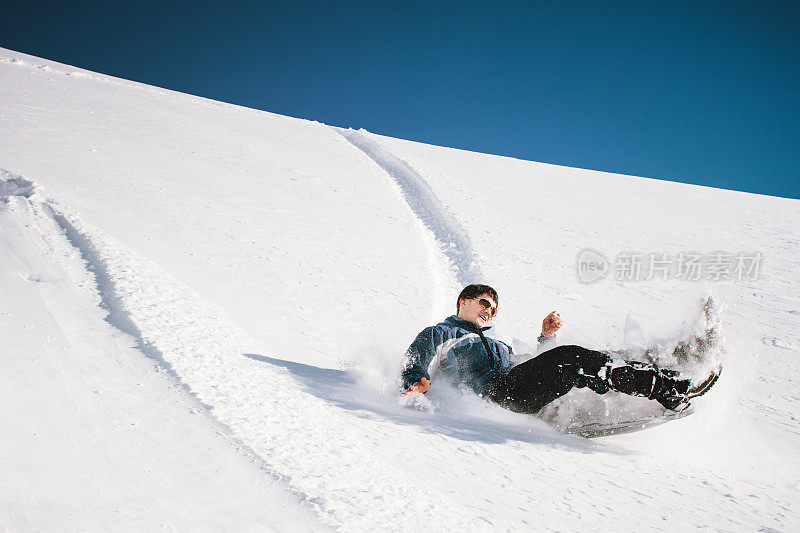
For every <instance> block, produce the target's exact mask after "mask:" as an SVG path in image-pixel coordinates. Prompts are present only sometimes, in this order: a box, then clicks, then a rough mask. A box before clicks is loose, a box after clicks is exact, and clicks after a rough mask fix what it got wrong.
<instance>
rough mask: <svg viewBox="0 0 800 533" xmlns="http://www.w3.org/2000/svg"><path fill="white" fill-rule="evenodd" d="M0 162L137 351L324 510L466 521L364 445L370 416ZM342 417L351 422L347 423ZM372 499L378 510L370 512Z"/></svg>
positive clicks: (360, 519)
mask: <svg viewBox="0 0 800 533" xmlns="http://www.w3.org/2000/svg"><path fill="white" fill-rule="evenodd" d="M0 170H1V169H0ZM1 172H2V173H0V180H2V181H0V184H2V188H1V189H0V191H2V196H4V197H8V196H17V197H19V198H21V199H22V198H24V199H25V201H27V202H29V207H30V209H32V210H34V211H35V212H36V214H37V216H38V217H41V218H45V219H51V220H54V221H55V222H56V223H57V224H58V225H59V226H60V227H61V228H62V229H63V230H64V235H65V238H66V239H67V240H68V241H69V243H70V244H71V245H72V246H73V247H74V248H75V249H76V250H77V252H79V253H80V254H81V256H82V257H83V259H84V261H85V263H86V265H87V268H88V269H89V270H90V271H91V272H93V274H94V277H95V279H96V283H97V288H98V292H99V293H100V295H101V302H100V305H101V306H102V307H103V308H105V309H106V310H107V311H108V313H109V316H108V318H107V321H108V322H109V323H110V324H112V325H114V326H115V327H117V328H119V329H120V330H122V331H123V332H125V333H128V334H129V335H131V336H133V337H134V339H135V340H136V343H137V346H138V348H139V349H140V351H142V352H143V353H144V354H145V355H146V356H148V357H151V358H154V359H156V360H158V361H159V362H160V363H161V364H162V365H164V366H165V367H166V369H167V370H169V371H170V372H171V373H172V374H173V376H174V378H175V379H176V381H178V382H179V383H180V384H181V386H183V387H185V388H186V390H187V391H188V392H190V393H191V394H194V395H195V396H196V398H197V399H198V400H199V401H200V402H201V403H202V404H203V405H205V406H206V407H207V408H208V409H209V410H210V411H211V412H212V413H213V414H214V415H215V417H216V418H217V419H218V420H219V421H220V422H221V423H222V424H223V425H225V426H226V427H227V428H229V430H230V431H231V432H232V434H233V435H234V436H235V437H236V438H238V439H240V440H241V441H243V443H247V444H246V447H247V446H249V448H250V449H252V451H253V452H254V453H255V454H257V455H258V456H259V457H260V458H261V460H263V462H264V465H265V468H266V469H267V470H268V471H270V472H271V473H273V474H274V475H275V476H276V477H277V478H280V479H282V480H284V481H285V482H287V483H288V484H289V486H290V487H292V489H294V490H295V491H296V492H297V493H298V494H299V495H300V496H301V498H303V499H304V500H305V501H306V502H308V503H309V504H310V505H311V506H312V507H314V508H316V509H317V511H318V512H319V514H320V515H321V517H322V519H323V521H325V522H326V523H327V524H329V525H332V526H342V525H343V524H346V525H347V527H356V528H359V527H361V528H375V527H379V526H383V527H386V524H402V523H404V521H405V519H406V517H407V516H409V515H411V516H437V517H439V519H438V520H437V523H439V524H440V525H442V526H445V527H453V528H456V527H460V528H463V527H467V526H468V525H469V521H468V519H465V518H463V517H461V516H455V515H452V513H448V512H447V509H449V508H452V506H453V505H454V502H451V501H448V500H447V498H443V497H442V495H440V494H436V493H433V492H431V491H429V490H426V489H425V487H424V486H418V485H415V484H414V482H413V479H410V478H409V477H408V476H407V475H406V474H405V473H403V472H402V471H399V470H397V469H396V467H394V466H393V465H391V464H389V463H386V462H383V461H380V460H378V459H376V458H375V457H373V454H371V453H370V451H369V450H368V449H365V448H364V445H363V443H362V440H361V439H359V438H357V434H358V432H353V431H352V426H353V425H356V424H359V423H360V424H370V423H371V422H369V421H359V420H358V419H356V420H353V419H351V417H347V418H348V419H347V420H342V415H341V414H340V413H339V412H338V409H337V408H335V407H333V406H331V405H329V404H328V402H325V401H324V400H321V399H319V398H317V397H316V396H313V395H311V394H308V393H306V392H304V391H302V390H300V387H299V386H298V383H297V381H295V379H294V378H293V377H292V376H291V374H290V372H288V371H287V370H286V369H284V368H281V367H280V366H277V365H272V364H264V362H263V359H264V358H263V357H254V356H253V355H252V354H254V353H255V354H258V353H262V352H263V350H262V349H261V348H260V347H258V346H256V345H254V343H253V341H252V340H251V339H250V338H249V337H248V336H247V335H246V334H245V333H243V332H242V331H241V330H239V329H238V328H236V327H235V326H234V325H233V324H231V323H230V322H228V321H227V320H226V319H225V318H224V317H222V316H220V314H219V313H217V312H216V311H215V310H214V309H213V308H211V307H210V306H209V305H208V304H206V303H205V302H204V301H202V300H201V299H200V298H199V297H198V296H197V295H196V294H195V293H194V292H193V291H191V290H190V289H188V288H186V287H183V286H181V285H180V284H179V283H178V282H176V281H175V280H174V279H171V278H170V276H169V275H168V274H166V273H165V272H164V271H163V270H162V269H161V268H160V267H159V266H158V265H156V264H155V263H153V262H152V261H150V260H148V259H147V258H144V257H141V256H139V255H138V254H136V253H135V252H133V251H131V250H129V249H126V247H125V246H124V245H122V244H121V243H119V242H117V241H115V240H114V239H113V238H111V237H109V236H106V235H104V234H103V233H102V232H100V231H99V230H97V229H96V228H92V227H90V226H89V225H86V224H84V223H83V222H82V221H81V219H80V217H79V216H78V215H77V214H75V213H72V212H70V211H69V210H68V209H67V208H65V207H64V206H61V205H60V204H59V203H58V202H57V201H55V200H53V199H46V200H42V199H41V197H42V196H43V192H42V191H41V189H38V190H37V188H36V186H35V184H34V183H33V182H30V181H28V180H24V179H23V178H21V177H18V176H14V175H13V174H11V173H9V172H7V171H1ZM4 178H5V179H4ZM310 420H313V421H314V423H313V424H309V423H308V422H309V421H310ZM341 424H347V425H348V426H350V430H349V431H340V425H341ZM365 431H368V428H366V429H365ZM375 472H381V475H380V476H375V475H374V473H375ZM364 509H370V510H371V511H372V512H373V514H371V515H368V516H366V517H365V516H364V512H363V510H364ZM376 515H377V518H378V519H379V521H377V522H375V521H374V519H375V518H376Z"/></svg>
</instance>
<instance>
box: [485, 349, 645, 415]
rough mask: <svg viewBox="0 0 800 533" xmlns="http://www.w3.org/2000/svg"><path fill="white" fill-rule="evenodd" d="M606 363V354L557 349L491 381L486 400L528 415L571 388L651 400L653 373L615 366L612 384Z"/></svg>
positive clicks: (642, 367) (628, 364)
mask: <svg viewBox="0 0 800 533" xmlns="http://www.w3.org/2000/svg"><path fill="white" fill-rule="evenodd" d="M609 363H611V357H610V356H609V355H608V354H606V353H603V352H598V351H595V350H589V349H587V348H583V347H581V346H575V345H566V346H558V347H556V348H553V349H552V350H548V351H546V352H543V353H541V354H539V355H538V356H536V357H534V358H533V359H529V360H528V361H525V362H524V363H521V364H519V365H517V366H515V367H513V368H512V369H511V370H510V371H509V372H508V373H507V374H504V375H502V376H500V377H499V378H497V379H495V381H494V382H493V383H492V384H491V385H490V387H489V391H488V393H489V397H490V398H491V399H492V401H494V402H496V403H499V404H500V405H502V406H503V407H506V408H507V409H510V410H512V411H517V412H521V413H531V414H533V413H536V412H537V411H539V410H540V409H541V408H542V407H544V406H545V405H547V404H548V403H550V402H552V401H553V400H555V399H557V398H560V397H561V396H563V395H565V394H566V393H568V392H569V391H570V390H571V389H572V388H573V387H589V388H590V389H591V390H593V391H595V392H596V393H598V394H603V393H606V392H608V391H609V390H616V391H619V392H624V393H626V394H632V395H635V396H647V397H651V398H652V395H653V393H654V390H655V389H657V386H656V384H657V381H660V372H659V371H658V370H657V369H655V368H653V367H652V366H650V365H645V364H642V363H637V362H623V364H621V365H620V364H618V363H615V364H614V365H613V367H614V368H613V373H614V378H615V379H614V380H613V384H612V380H610V379H608V375H607V373H608V372H610V371H611V367H609V366H607V365H609Z"/></svg>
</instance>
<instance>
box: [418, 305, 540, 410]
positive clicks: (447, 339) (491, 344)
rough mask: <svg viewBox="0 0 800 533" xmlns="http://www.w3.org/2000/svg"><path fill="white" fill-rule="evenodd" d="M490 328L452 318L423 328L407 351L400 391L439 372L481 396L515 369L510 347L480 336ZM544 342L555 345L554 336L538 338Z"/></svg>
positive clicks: (454, 316) (455, 317)
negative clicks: (502, 376)
mask: <svg viewBox="0 0 800 533" xmlns="http://www.w3.org/2000/svg"><path fill="white" fill-rule="evenodd" d="M490 328H491V326H487V327H485V328H479V327H478V326H476V325H475V324H474V323H472V322H469V321H468V320H462V319H460V318H458V317H457V316H456V315H453V316H450V317H448V318H446V319H445V320H444V321H443V322H440V323H438V324H436V325H435V326H430V327H427V328H425V329H423V330H422V331H421V332H420V334H419V335H417V338H416V339H414V342H413V343H411V346H410V347H409V348H408V350H406V367H405V370H404V371H403V388H404V389H408V387H410V386H411V385H413V384H414V383H416V382H418V381H420V380H421V379H422V378H423V377H424V378H427V379H428V380H430V379H431V374H437V373H438V374H443V375H445V376H447V377H449V378H450V379H451V380H452V381H454V382H455V383H457V384H464V385H467V386H469V387H470V388H472V389H473V390H474V391H475V392H477V393H478V394H484V393H485V392H486V389H487V388H488V387H489V386H490V385H491V383H492V382H493V381H494V380H495V379H496V378H498V377H499V376H501V375H503V374H505V373H507V372H508V371H509V370H511V369H512V368H513V367H514V364H513V363H512V362H511V354H512V351H511V347H510V346H509V345H507V344H506V343H504V342H502V341H499V340H497V339H493V338H491V337H487V336H485V335H484V334H483V332H484V331H486V330H487V329H490ZM543 339H547V340H548V341H550V342H552V343H555V341H554V340H553V339H554V338H553V337H539V342H540V344H544V343H545V342H544V341H543ZM550 342H548V344H549V343H550Z"/></svg>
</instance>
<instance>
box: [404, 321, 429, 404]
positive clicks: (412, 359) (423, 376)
mask: <svg viewBox="0 0 800 533" xmlns="http://www.w3.org/2000/svg"><path fill="white" fill-rule="evenodd" d="M433 330H434V328H433V326H431V327H427V328H425V329H423V330H422V331H421V332H420V334H419V335H417V338H416V339H414V342H412V343H411V346H409V347H408V350H406V367H405V370H403V374H402V376H403V389H405V390H406V391H408V390H409V389H411V390H414V391H416V392H426V391H427V390H428V387H429V386H430V379H431V376H430V374H428V366H429V365H430V364H431V361H432V360H433V356H434V355H435V353H436V345H435V344H434V339H433ZM423 380H424V381H423Z"/></svg>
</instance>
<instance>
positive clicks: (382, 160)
mask: <svg viewBox="0 0 800 533" xmlns="http://www.w3.org/2000/svg"><path fill="white" fill-rule="evenodd" d="M333 129H334V130H335V131H336V132H338V133H339V134H340V135H341V136H342V137H344V138H345V139H347V140H348V141H350V143H352V144H353V146H355V147H356V148H358V149H359V150H361V151H362V152H364V153H365V154H366V155H367V156H368V157H369V158H370V159H372V160H373V161H374V162H375V163H376V164H377V165H378V166H379V167H381V168H382V169H383V170H385V171H386V173H387V174H389V176H390V177H391V178H392V179H394V180H395V181H396V182H397V184H398V185H399V186H400V189H401V191H402V192H403V198H404V199H405V201H406V203H408V206H409V207H410V208H411V210H412V211H413V212H414V214H415V215H416V216H417V217H418V218H419V219H420V220H421V221H422V223H423V224H424V225H425V226H426V227H427V228H428V229H430V230H431V231H432V232H433V234H434V236H435V237H436V240H437V242H438V243H439V246H440V248H441V250H442V252H444V254H445V255H446V256H447V257H448V258H449V259H450V261H451V262H452V263H453V266H454V267H455V268H456V279H457V280H458V283H459V284H460V285H461V286H464V285H468V284H470V283H481V282H485V278H484V277H483V273H482V272H481V268H480V266H479V264H478V260H477V256H476V255H475V251H474V250H473V247H472V243H471V242H470V239H469V235H468V234H467V232H466V231H464V228H462V227H461V224H459V223H458V221H457V220H456V219H455V218H454V217H453V216H452V215H450V213H448V211H447V209H446V208H445V207H444V205H442V202H441V201H440V200H439V198H438V197H437V196H436V194H435V193H434V192H433V190H432V189H431V188H430V186H429V185H428V183H427V182H426V181H425V178H423V177H422V176H420V174H419V173H418V172H417V171H416V170H414V169H413V168H411V166H410V165H409V164H408V163H406V162H405V161H403V160H402V159H400V158H398V157H397V156H395V155H394V154H392V153H391V152H389V151H388V150H386V149H385V148H383V147H382V146H381V145H380V144H378V143H377V142H376V141H374V140H372V139H370V138H369V135H370V133H369V132H368V131H366V130H358V131H356V130H353V129H344V128H333Z"/></svg>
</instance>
